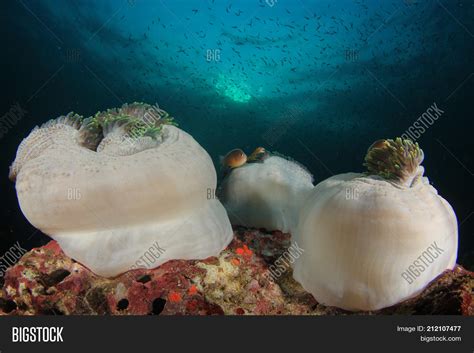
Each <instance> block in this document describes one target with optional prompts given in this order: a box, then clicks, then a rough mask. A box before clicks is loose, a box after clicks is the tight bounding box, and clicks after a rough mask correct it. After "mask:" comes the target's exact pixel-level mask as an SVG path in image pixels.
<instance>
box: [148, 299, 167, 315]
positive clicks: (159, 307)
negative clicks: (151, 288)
mask: <svg viewBox="0 0 474 353" xmlns="http://www.w3.org/2000/svg"><path fill="white" fill-rule="evenodd" d="M165 304H166V300H165V299H162V298H156V299H155V300H153V303H152V309H151V315H160V314H161V312H162V311H163V309H164V308H165Z"/></svg>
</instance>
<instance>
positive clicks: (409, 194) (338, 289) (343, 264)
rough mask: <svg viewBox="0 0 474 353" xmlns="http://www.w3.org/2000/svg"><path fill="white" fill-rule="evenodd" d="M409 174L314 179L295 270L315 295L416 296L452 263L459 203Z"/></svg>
mask: <svg viewBox="0 0 474 353" xmlns="http://www.w3.org/2000/svg"><path fill="white" fill-rule="evenodd" d="M420 162H421V161H420ZM415 169H416V168H413V172H415ZM410 180H414V182H413V183H412V182H410V183H409V184H410V186H407V183H399V182H396V181H394V180H386V179H384V178H383V177H380V176H374V175H365V174H356V173H348V174H340V175H336V176H333V177H331V178H329V179H327V180H325V181H323V182H321V183H319V184H318V185H316V187H315V188H314V190H313V191H312V192H311V194H310V196H309V197H308V198H307V200H306V202H305V204H304V206H303V207H302V212H301V215H300V222H299V224H298V228H297V231H296V232H295V234H294V235H295V237H296V239H297V241H298V244H299V245H300V247H301V248H303V249H304V252H303V253H302V255H301V256H300V257H299V258H298V259H297V260H296V261H295V263H294V271H293V276H294V278H295V279H296V280H297V281H298V282H300V283H301V284H302V285H303V287H304V288H305V289H306V290H307V291H309V292H310V293H312V294H313V295H314V297H315V298H316V300H318V301H319V302H321V303H323V304H325V305H329V306H337V307H340V308H343V309H347V310H353V311H356V310H378V309H381V308H384V307H388V306H391V305H394V304H396V303H399V302H401V301H403V300H405V299H408V298H410V297H412V296H415V295H417V294H418V293H419V292H420V291H421V290H423V289H424V288H425V287H426V285H428V284H429V283H430V282H431V281H432V280H433V279H434V278H436V277H437V276H438V275H439V274H441V273H442V272H443V271H444V270H446V269H452V268H453V267H454V265H455V263H456V254H457V244H458V239H457V221H456V216H455V214H454V211H453V209H452V208H451V206H450V205H449V204H448V202H447V201H446V200H444V199H443V198H442V197H440V196H439V195H438V193H437V191H436V189H434V188H433V187H432V186H431V185H429V182H428V179H427V178H426V177H421V176H420V175H418V177H416V178H410Z"/></svg>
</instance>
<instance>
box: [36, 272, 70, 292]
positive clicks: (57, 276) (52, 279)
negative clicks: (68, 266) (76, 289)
mask: <svg viewBox="0 0 474 353" xmlns="http://www.w3.org/2000/svg"><path fill="white" fill-rule="evenodd" d="M70 274H71V272H69V271H68V270H65V269H62V268H61V269H59V270H56V271H53V272H51V273H50V274H49V275H46V274H45V275H43V276H41V279H40V281H41V282H42V284H43V285H44V286H45V287H52V286H54V285H56V284H58V283H60V282H62V280H63V279H65V278H66V277H67V276H69V275H70Z"/></svg>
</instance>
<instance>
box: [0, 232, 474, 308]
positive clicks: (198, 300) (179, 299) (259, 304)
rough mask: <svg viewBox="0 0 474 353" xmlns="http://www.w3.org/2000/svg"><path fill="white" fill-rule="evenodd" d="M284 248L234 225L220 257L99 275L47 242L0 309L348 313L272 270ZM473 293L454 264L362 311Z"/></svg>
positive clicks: (441, 304) (277, 238)
mask: <svg viewBox="0 0 474 353" xmlns="http://www.w3.org/2000/svg"><path fill="white" fill-rule="evenodd" d="M289 246H290V235H289V234H285V233H281V232H278V231H274V232H266V231H264V230H257V229H246V228H241V227H236V228H235V229H234V239H233V241H232V242H231V243H230V245H229V246H228V247H227V248H226V249H225V250H224V251H223V252H222V253H221V254H220V255H219V257H211V258H208V259H206V260H200V261H196V260H193V261H189V260H187V261H185V260H175V261H169V262H167V263H165V264H163V265H161V266H159V267H157V268H155V269H153V270H145V269H137V270H133V271H129V272H127V273H125V274H122V275H120V276H117V277H115V278H103V277H99V276H96V275H94V274H93V273H92V272H91V271H89V270H88V269H87V268H86V267H84V266H82V265H81V264H79V263H77V262H75V261H74V260H72V259H71V258H69V257H67V256H66V255H65V254H64V253H63V252H62V251H61V249H60V247H59V246H58V244H57V243H56V242H55V241H51V242H49V243H48V244H47V245H45V246H42V247H40V248H35V249H32V250H31V251H29V252H28V253H26V254H25V255H24V256H23V257H22V258H21V259H20V260H19V261H18V263H17V264H16V265H15V266H13V267H11V268H10V269H8V271H7V272H6V274H5V277H4V281H3V288H2V289H1V291H0V314H2V315H349V314H353V313H351V312H347V311H344V310H341V309H338V308H334V307H326V306H324V305H321V304H319V303H318V302H317V301H316V300H315V299H314V298H313V296H312V295H311V294H309V293H307V292H306V291H304V289H303V288H302V287H301V286H300V285H299V284H298V283H297V282H295V281H294V280H293V278H292V274H291V269H290V268H286V270H285V271H282V273H281V274H279V275H278V276H271V275H270V271H269V267H270V266H271V265H272V264H274V262H275V261H276V260H277V259H278V258H279V257H280V256H281V255H282V254H283V253H284V252H285V250H286V249H287V248H288V247H289ZM473 291H474V273H473V272H470V271H467V270H466V269H464V268H463V267H461V266H459V265H458V266H456V267H455V268H454V270H452V271H446V272H444V273H443V274H442V275H440V276H439V277H438V278H437V279H435V280H434V281H433V282H432V283H431V284H430V285H429V286H428V287H427V288H426V289H425V290H424V291H423V292H422V293H421V294H420V295H418V296H417V297H415V298H412V299H410V300H407V301H405V302H403V303H400V304H397V305H395V306H392V307H389V308H385V309H383V310H379V311H373V312H363V314H369V315H384V314H385V315H388V314H405V315H412V314H439V315H441V314H456V315H474V300H473ZM358 314H360V312H359V313H358Z"/></svg>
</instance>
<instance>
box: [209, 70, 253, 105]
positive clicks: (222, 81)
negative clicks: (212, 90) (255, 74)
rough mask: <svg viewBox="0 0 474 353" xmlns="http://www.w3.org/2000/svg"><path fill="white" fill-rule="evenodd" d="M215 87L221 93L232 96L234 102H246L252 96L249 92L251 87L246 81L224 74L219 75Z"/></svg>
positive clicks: (228, 96)
mask: <svg viewBox="0 0 474 353" xmlns="http://www.w3.org/2000/svg"><path fill="white" fill-rule="evenodd" d="M215 87H216V90H217V92H218V93H219V94H220V95H222V96H225V97H227V98H230V99H232V100H233V101H234V102H238V103H245V102H248V101H249V100H250V98H252V96H251V95H250V94H249V93H248V92H249V91H250V89H249V87H248V85H247V84H246V83H244V82H239V81H235V80H233V79H231V78H229V77H227V76H225V75H222V74H220V75H219V78H218V80H217V82H216V84H215Z"/></svg>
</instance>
